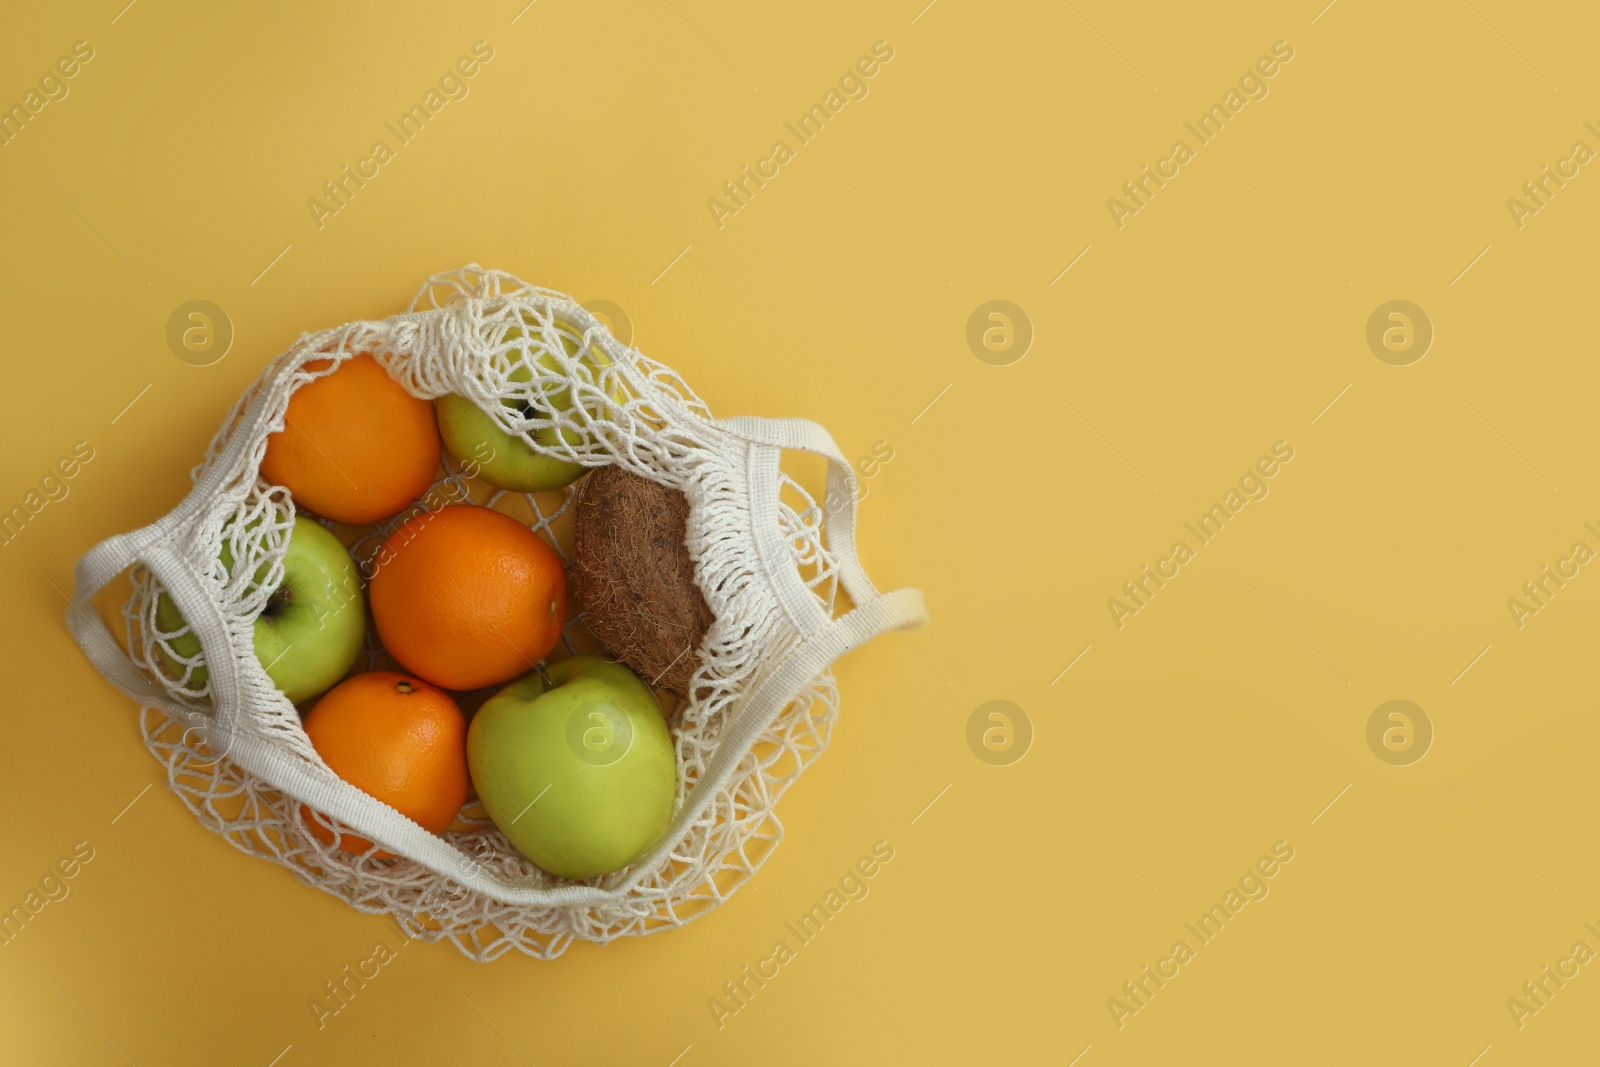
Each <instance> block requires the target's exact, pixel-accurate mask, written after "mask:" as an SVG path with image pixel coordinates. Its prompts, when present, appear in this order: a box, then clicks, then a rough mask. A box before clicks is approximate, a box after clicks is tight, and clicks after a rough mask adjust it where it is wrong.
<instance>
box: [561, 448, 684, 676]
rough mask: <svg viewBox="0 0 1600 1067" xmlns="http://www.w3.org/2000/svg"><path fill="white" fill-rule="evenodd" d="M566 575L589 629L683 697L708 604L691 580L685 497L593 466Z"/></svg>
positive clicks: (618, 470)
mask: <svg viewBox="0 0 1600 1067" xmlns="http://www.w3.org/2000/svg"><path fill="white" fill-rule="evenodd" d="M576 509H577V513H576V516H575V518H574V520H573V556H574V561H573V578H574V581H575V583H576V586H577V591H578V595H579V596H580V597H581V598H582V599H583V604H584V607H585V609H586V610H587V611H588V618H589V629H590V631H591V632H592V633H593V634H594V635H595V637H597V638H599V639H600V642H601V643H602V644H604V645H605V646H606V648H607V649H609V650H610V651H611V653H612V655H614V656H616V657H617V658H618V659H619V660H621V661H622V662H623V663H626V664H627V665H628V666H630V667H632V668H633V669H634V670H635V671H638V672H639V673H640V674H641V675H643V676H644V679H645V681H647V682H650V683H651V684H652V685H658V686H662V687H664V688H666V689H669V690H671V691H672V692H674V693H677V694H678V695H679V696H688V694H689V679H690V678H691V677H692V676H693V675H694V672H695V670H696V669H697V668H698V667H699V666H700V642H701V641H702V640H703V639H704V638H705V635H706V630H707V628H709V627H710V625H711V621H712V618H713V616H712V614H711V608H710V607H708V606H707V605H706V601H705V598H704V597H703V596H701V595H700V590H699V588H698V587H697V586H696V585H695V584H694V561H693V560H691V559H690V558H689V548H688V546H687V545H686V544H685V532H686V529H687V524H688V519H689V501H688V500H687V499H686V498H685V497H684V495H683V494H682V493H681V492H679V491H678V490H676V489H673V488H671V487H669V486H665V485H661V484H660V483H658V482H653V481H651V480H650V479H648V478H641V477H639V476H638V475H637V474H633V473H631V472H629V471H626V470H624V469H622V468H621V467H601V468H599V469H598V470H595V471H594V472H593V473H591V474H590V475H589V477H588V478H587V479H586V480H585V481H584V483H583V485H582V487H581V488H580V490H579V492H578V500H577V505H576Z"/></svg>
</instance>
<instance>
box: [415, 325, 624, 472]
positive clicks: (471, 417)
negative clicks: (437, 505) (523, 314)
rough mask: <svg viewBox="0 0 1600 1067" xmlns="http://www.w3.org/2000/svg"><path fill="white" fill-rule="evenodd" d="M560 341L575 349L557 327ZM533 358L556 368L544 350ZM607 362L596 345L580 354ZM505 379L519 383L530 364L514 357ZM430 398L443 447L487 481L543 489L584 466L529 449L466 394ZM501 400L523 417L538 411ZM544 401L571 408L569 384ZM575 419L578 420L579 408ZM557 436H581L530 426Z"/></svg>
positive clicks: (552, 439) (513, 333) (539, 436)
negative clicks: (584, 353)
mask: <svg viewBox="0 0 1600 1067" xmlns="http://www.w3.org/2000/svg"><path fill="white" fill-rule="evenodd" d="M524 321H525V322H526V323H527V324H528V326H529V327H530V328H532V327H535V322H534V320H533V319H531V318H525V319H524ZM558 323H559V320H558ZM559 324H560V325H561V326H564V327H565V329H566V331H570V332H573V333H579V334H580V335H581V333H582V331H580V330H578V329H577V327H575V326H571V325H569V324H566V323H559ZM522 335H523V331H522V329H520V328H518V327H516V326H513V327H511V329H509V330H507V331H506V334H505V339H506V340H507V341H513V340H516V339H517V338H519V337H521V336H522ZM561 343H562V345H563V346H564V347H565V348H566V350H567V354H568V355H569V356H576V355H577V354H578V342H577V341H575V340H573V339H572V338H571V337H569V336H567V332H562V333H561ZM538 362H539V365H540V366H541V367H543V368H544V369H546V370H559V369H560V365H559V363H558V362H557V361H556V360H555V359H554V358H553V357H552V356H550V355H549V354H548V353H546V354H545V355H542V356H540V357H539V358H538ZM608 363H610V357H609V356H607V355H606V354H605V353H604V352H603V351H601V350H600V349H597V348H591V349H590V350H589V354H588V355H586V356H585V357H584V360H583V364H584V365H585V366H586V367H594V368H598V367H603V366H605V365H607V364H608ZM509 380H510V381H512V382H519V383H520V382H529V381H532V380H533V369H532V368H531V367H529V366H528V365H527V364H526V363H519V364H518V365H517V366H515V367H513V368H512V369H511V374H510V375H509ZM433 403H434V412H435V413H436V414H437V415H438V418H439V436H440V437H442V438H443V439H444V446H445V448H447V449H449V451H450V455H451V456H453V457H454V458H455V460H456V462H458V463H460V464H461V465H463V466H464V467H466V468H467V469H468V470H469V471H471V472H473V473H475V474H476V475H477V476H478V477H480V478H482V479H483V480H484V481H486V482H488V483H489V484H490V485H493V486H495V487H497V488H500V489H510V490H513V491H514V492H518V493H543V492H548V491H550V490H553V489H560V488H562V487H563V486H566V485H570V484H571V483H572V482H574V481H576V480H577V478H578V476H579V475H580V474H582V473H583V472H584V471H585V470H586V469H587V468H586V467H584V466H583V465H582V464H578V463H568V462H567V461H566V460H563V459H556V458H555V457H553V456H547V455H544V454H542V453H540V452H536V451H534V449H533V448H531V447H530V446H529V445H528V443H527V442H526V441H524V440H522V438H520V437H518V436H516V435H514V434H509V433H506V432H505V431H504V430H502V429H501V428H500V427H499V425H498V424H497V423H496V422H495V421H494V419H493V418H491V417H490V416H489V415H488V414H487V413H486V412H485V411H484V410H483V409H482V408H480V407H478V405H477V404H474V403H473V402H472V401H471V400H468V399H467V398H466V397H463V396H457V395H456V394H454V393H450V394H446V395H445V396H441V397H439V398H438V399H437V400H435V401H434V402H433ZM502 403H504V404H505V405H506V407H508V408H512V409H514V410H516V411H517V412H519V413H520V414H521V415H522V416H523V417H524V418H533V417H538V416H539V415H541V414H542V413H541V412H540V410H539V408H538V407H537V406H536V405H533V404H529V403H527V402H522V403H513V402H510V401H502ZM549 403H550V404H551V406H552V407H554V408H555V409H556V410H557V411H563V412H565V411H569V410H571V408H572V390H571V389H570V388H568V389H562V390H560V391H559V392H557V393H555V394H554V395H553V396H551V397H549ZM578 419H579V421H581V420H582V413H581V412H580V413H579V414H578ZM562 436H565V437H566V440H567V442H568V443H569V444H577V443H579V442H580V441H581V440H582V437H581V436H579V435H578V434H577V433H576V432H575V431H572V430H567V431H565V433H564V435H563V431H561V430H558V429H556V428H555V427H553V426H547V427H545V428H544V429H541V430H535V431H534V432H533V439H534V440H535V441H537V442H539V444H541V445H546V446H554V445H556V444H558V443H559V442H560V440H561V438H562Z"/></svg>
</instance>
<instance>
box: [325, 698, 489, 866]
mask: <svg viewBox="0 0 1600 1067" xmlns="http://www.w3.org/2000/svg"><path fill="white" fill-rule="evenodd" d="M305 727H306V736H307V737H309V738H311V745H312V747H313V748H315V749H316V750H317V754H318V755H320V756H321V757H322V761H323V762H324V763H326V764H327V765H328V768H329V769H330V770H332V771H333V773H334V774H337V775H338V776H339V777H340V778H343V779H344V780H345V781H347V782H349V783H350V784H351V785H353V786H355V787H356V788H357V789H359V790H361V791H362V792H363V793H367V794H370V795H371V796H374V797H376V798H377V799H379V800H381V801H383V802H384V803H385V804H387V805H389V806H390V807H391V808H394V809H395V810H396V811H398V812H399V813H400V814H402V815H404V816H406V817H407V818H409V819H411V820H412V821H413V822H415V823H416V824H417V825H419V826H421V827H422V828H423V829H424V830H427V831H428V832H429V833H434V834H436V833H438V832H439V831H441V830H443V829H444V828H445V827H447V826H449V825H450V823H451V822H452V821H453V820H454V819H455V817H456V813H457V812H459V811H460V810H461V806H462V805H463V804H465V803H466V802H467V787H468V783H469V782H470V781H471V779H470V777H469V776H468V771H467V720H466V717H465V716H464V715H462V714H461V709H460V708H458V707H456V702H455V701H454V700H451V699H450V696H449V694H447V693H443V692H441V691H440V690H438V689H435V688H434V687H433V686H431V685H429V684H428V683H427V682H424V681H423V680H422V679H420V678H411V677H408V676H406V675H404V674H398V673H396V672H394V671H372V672H371V673H369V674H358V675H356V676H355V677H353V678H347V679H346V680H345V681H343V682H340V683H339V684H338V685H336V686H334V687H333V688H332V689H330V690H328V692H327V693H326V694H324V695H323V697H322V699H321V700H319V701H317V703H316V706H315V707H313V708H312V709H311V713H310V714H309V715H307V716H306V722H305ZM301 811H302V812H303V813H304V815H303V817H304V818H305V821H306V826H307V827H309V828H310V830H311V832H312V833H313V834H315V835H316V836H317V837H318V838H319V839H320V840H321V841H323V842H324V843H331V842H332V841H333V833H332V832H331V831H329V830H328V829H326V828H325V827H324V826H323V825H322V824H321V823H320V822H318V821H317V820H316V819H314V818H312V817H311V815H310V813H309V810H308V809H306V808H305V807H304V806H302V808H301ZM339 847H340V848H342V849H344V850H345V851H346V852H354V853H357V854H360V853H363V852H365V851H366V850H367V849H369V848H371V847H372V842H370V841H367V840H365V839H363V838H360V837H356V836H355V835H353V834H345V835H344V836H343V837H341V838H340V841H339ZM378 855H379V856H380V857H384V858H387V857H389V856H390V855H392V853H389V852H383V851H380V852H379V853H378Z"/></svg>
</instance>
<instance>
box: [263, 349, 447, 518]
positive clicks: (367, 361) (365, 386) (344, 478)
mask: <svg viewBox="0 0 1600 1067" xmlns="http://www.w3.org/2000/svg"><path fill="white" fill-rule="evenodd" d="M327 366H328V361H327V360H316V361H313V362H311V363H308V364H306V368H307V369H308V370H322V369H324V368H326V367H327ZM439 447H440V445H439V424H438V423H437V422H436V421H435V420H434V417H433V405H432V404H430V403H428V402H427V401H426V400H418V399H417V398H416V397H414V396H412V395H411V394H410V393H408V392H406V391H405V390H404V389H403V388H401V386H400V383H399V382H397V381H395V380H394V379H393V378H391V377H389V372H388V371H386V370H384V369H383V366H382V364H380V363H379V362H378V361H377V360H375V359H373V358H372V357H371V356H370V355H365V354H363V355H359V356H356V357H354V358H352V359H349V360H346V361H345V362H344V363H343V364H341V365H340V366H339V368H338V369H337V370H335V371H334V372H333V373H331V374H327V375H324V376H323V377H321V378H313V379H312V380H311V381H309V382H307V383H306V384H304V385H302V386H301V387H300V388H298V389H296V390H295V391H294V393H293V394H292V395H291V396H290V397H289V410H288V412H287V413H286V415H285V417H284V427H283V429H282V430H280V431H279V432H278V433H275V434H273V435H271V436H270V437H268V438H267V454H266V456H265V458H263V459H262V461H261V476H262V477H263V478H265V479H266V480H267V481H269V482H272V483H273V484H274V485H282V486H285V487H287V488H288V490H289V492H290V494H291V495H292V496H293V497H294V502H295V505H296V506H297V507H305V508H310V509H311V510H312V511H314V512H316V513H317V514H318V515H322V516H324V517H326V518H329V519H333V520H334V521H335V522H350V523H369V522H377V521H378V520H379V519H386V518H388V517H389V516H390V515H393V514H394V513H395V512H397V511H400V510H401V509H403V508H405V507H406V506H407V505H409V504H410V503H411V502H412V501H414V500H416V499H417V498H418V497H420V496H421V495H422V494H423V493H425V492H427V491H428V487H429V486H430V485H432V484H433V475H434V472H435V470H437V469H438V466H439Z"/></svg>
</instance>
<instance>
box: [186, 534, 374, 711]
mask: <svg viewBox="0 0 1600 1067" xmlns="http://www.w3.org/2000/svg"><path fill="white" fill-rule="evenodd" d="M221 558H222V562H223V565H224V566H226V567H227V568H228V570H229V571H230V572H231V571H232V570H233V552H232V550H231V549H230V548H229V547H228V545H227V544H226V543H224V544H223V546H222V556H221ZM266 569H267V568H266V565H265V564H263V565H262V567H261V570H260V571H258V572H257V573H258V576H259V577H260V578H262V579H264V578H265V577H266ZM156 625H157V626H159V627H161V630H162V632H163V633H171V632H172V631H174V630H181V629H183V628H184V621H183V615H182V614H181V613H180V612H179V611H178V606H177V605H176V604H174V603H173V602H172V598H171V597H169V596H168V595H167V594H166V593H162V594H161V595H160V597H158V598H157V600H156ZM366 629H367V609H366V604H365V603H364V601H363V600H362V592H361V578H360V575H359V574H357V572H356V565H355V561H354V560H352V559H351V558H350V553H349V552H348V551H346V549H345V547H344V545H343V544H342V543H340V541H339V539H338V538H337V537H335V536H334V535H333V534H332V533H330V532H328V530H327V528H326V527H324V526H323V525H322V524H320V523H318V522H316V521H314V520H312V519H308V518H306V517H305V516H304V515H297V516H295V520H294V528H293V529H292V530H291V531H290V533H289V545H288V547H287V548H286V549H285V551H284V555H283V581H282V582H281V583H280V584H279V585H278V588H277V589H275V590H274V591H273V593H272V595H271V597H270V598H269V599H268V600H267V606H266V607H265V608H264V609H263V610H262V612H261V615H260V617H259V618H257V619H256V623H255V649H256V658H257V659H259V660H260V661H261V665H262V666H263V667H265V668H266V671H267V677H268V678H271V679H272V682H273V684H274V685H276V686H277V687H278V688H279V689H281V690H283V694H284V696H286V697H288V698H289V700H290V701H292V702H293V703H295V704H299V703H301V702H302V701H306V700H310V699H311V698H312V697H314V696H318V695H319V694H321V693H323V692H325V691H327V690H328V689H331V688H333V685H334V683H336V682H338V681H339V679H341V678H343V677H344V676H345V675H346V674H348V673H349V672H350V668H351V667H353V666H355V662H356V658H357V657H358V656H360V654H361V643H362V638H363V637H364V636H365V634H366ZM167 644H169V645H170V646H171V648H172V651H173V652H175V653H177V655H179V656H183V657H184V658H186V659H193V658H194V657H195V656H196V655H198V654H199V652H200V638H199V637H197V636H196V635H195V634H194V633H193V632H192V631H191V632H188V633H185V634H183V635H181V636H179V637H174V638H171V639H170V640H169V641H168V642H167ZM157 648H158V649H160V655H161V660H162V668H163V670H165V672H166V674H167V676H168V677H170V678H182V677H183V664H182V663H180V662H178V661H177V660H176V659H174V658H173V657H172V656H170V655H168V654H167V652H166V650H165V649H161V648H160V646H159V645H158V646H157ZM206 677H207V671H206V668H204V667H196V668H195V669H194V670H193V671H192V672H191V673H190V675H189V680H188V682H187V683H186V688H190V689H200V688H202V687H204V686H205V684H206Z"/></svg>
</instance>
